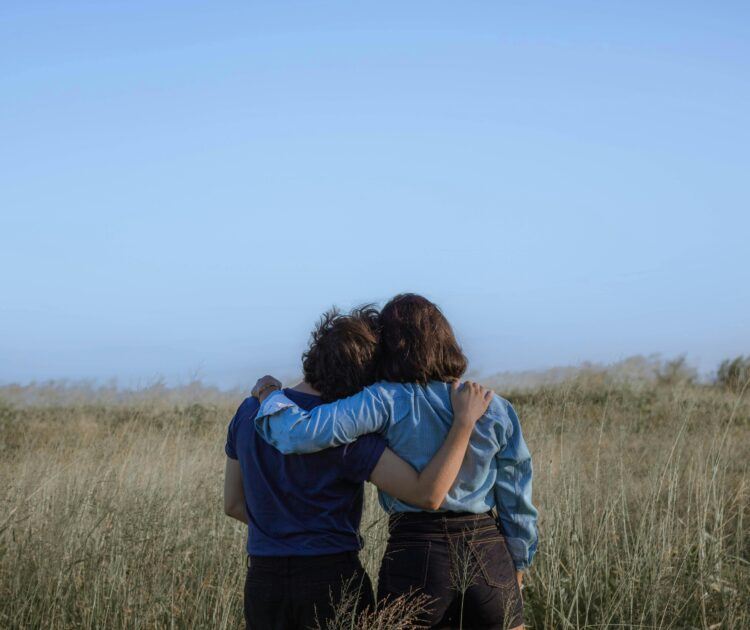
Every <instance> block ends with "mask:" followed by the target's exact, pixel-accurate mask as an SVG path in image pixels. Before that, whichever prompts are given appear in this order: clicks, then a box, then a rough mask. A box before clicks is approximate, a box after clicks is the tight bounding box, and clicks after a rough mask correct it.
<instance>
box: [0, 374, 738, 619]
mask: <svg viewBox="0 0 750 630" xmlns="http://www.w3.org/2000/svg"><path fill="white" fill-rule="evenodd" d="M499 393H501V394H502V395H504V396H506V397H507V398H509V399H510V400H511V402H513V403H514V405H515V406H516V409H517V411H518V412H519V416H520V418H521V422H522V426H523V428H524V433H525V436H526V438H527V442H528V444H529V447H530V449H531V452H532V455H533V457H534V466H535V503H536V504H537V505H538V507H539V510H540V522H539V525H540V532H541V543H540V547H539V553H538V555H537V558H536V561H535V563H534V566H533V568H532V571H531V572H530V574H529V575H528V578H527V588H526V589H525V591H524V596H525V607H526V616H527V624H528V627H532V628H605V627H617V628H713V629H717V628H722V629H729V628H736V629H741V628H750V536H749V534H750V526H749V524H748V517H749V516H750V509H749V507H748V505H749V504H748V497H749V494H750V487H749V486H748V482H749V481H750V477H749V476H748V467H749V466H750V404H748V403H747V402H745V401H743V400H742V399H740V398H739V396H738V394H732V393H729V392H727V391H724V390H722V389H719V388H716V387H709V386H699V385H686V384H684V383H683V384H679V383H678V384H675V385H664V384H657V383H655V382H630V383H623V382H619V383H618V382H615V381H614V380H612V379H610V378H608V377H607V376H606V375H598V376H597V375H589V376H588V377H586V378H576V379H572V380H570V381H567V382H563V383H560V384H556V385H554V386H546V387H537V388H536V389H526V390H517V391H499ZM239 402H240V400H239V398H238V397H236V396H235V397H232V396H228V395H220V394H219V393H217V392H213V391H210V390H205V389H201V388H195V389H194V390H187V391H183V392H180V394H179V395H175V394H174V393H172V392H169V391H168V390H165V389H163V388H154V389H152V390H149V391H147V392H145V393H142V394H140V395H133V396H127V397H119V396H118V395H117V394H116V393H115V392H113V391H109V392H105V393H104V394H102V393H101V392H99V393H96V392H95V393H94V394H89V395H86V396H82V397H81V398H80V399H77V398H76V397H75V396H72V395H68V394H65V392H64V391H63V392H62V394H61V392H60V391H54V390H52V391H50V392H46V393H45V391H44V390H40V391H33V390H28V389H21V388H11V387H6V388H2V389H0V487H2V491H1V493H2V494H1V495H0V497H1V500H2V509H1V510H0V627H2V628H112V629H119V628H239V627H241V624H242V584H243V579H244V571H245V556H244V532H243V526H241V525H240V524H238V523H236V522H234V521H231V520H230V519H229V518H227V517H226V516H224V514H223V510H222V499H221V491H222V476H223V466H224V453H223V444H224V437H225V428H226V424H227V422H228V420H229V419H230V418H231V416H232V414H233V412H234V409H235V407H236V405H237V404H238V403H239ZM363 530H364V531H365V533H366V537H367V539H368V545H367V548H366V549H365V551H364V552H363V559H364V562H365V563H366V566H367V568H368V570H369V571H370V572H371V573H372V575H373V577H374V576H375V575H376V572H377V566H378V564H379V562H380V556H381V555H382V553H383V549H384V540H385V534H386V533H385V521H384V518H383V515H382V514H381V513H380V510H379V508H378V507H377V505H376V503H375V501H374V493H373V492H368V505H367V509H366V517H365V522H364V523H363Z"/></svg>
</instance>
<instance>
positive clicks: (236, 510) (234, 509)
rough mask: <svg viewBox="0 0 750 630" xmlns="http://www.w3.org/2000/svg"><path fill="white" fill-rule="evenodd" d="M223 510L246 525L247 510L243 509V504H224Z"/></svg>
mask: <svg viewBox="0 0 750 630" xmlns="http://www.w3.org/2000/svg"><path fill="white" fill-rule="evenodd" d="M224 512H225V513H226V515H227V516H229V517H230V518H233V519H235V520H238V521H240V522H241V523H245V525H247V511H246V510H245V504H244V503H243V504H241V505H240V504H237V505H229V506H225V508H224Z"/></svg>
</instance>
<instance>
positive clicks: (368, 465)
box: [343, 433, 388, 483]
mask: <svg viewBox="0 0 750 630" xmlns="http://www.w3.org/2000/svg"><path fill="white" fill-rule="evenodd" d="M387 445H388V442H386V440H385V438H384V437H383V436H382V435H378V434H377V433H370V434H369V435H363V436H362V437H361V438H359V439H358V440H357V441H356V442H354V444H349V445H348V446H345V447H344V452H343V458H344V471H345V473H344V474H345V477H346V478H347V479H348V480H349V481H353V482H354V483H362V482H364V481H367V480H368V479H369V478H370V475H372V471H373V470H374V469H375V466H377V465H378V461H380V458H381V456H382V455H383V451H384V450H385V448H386V446H387Z"/></svg>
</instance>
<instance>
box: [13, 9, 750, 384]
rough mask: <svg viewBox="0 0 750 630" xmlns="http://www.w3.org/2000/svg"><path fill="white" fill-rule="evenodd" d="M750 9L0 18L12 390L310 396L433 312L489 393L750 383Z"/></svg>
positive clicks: (26, 14) (152, 12)
mask: <svg viewBox="0 0 750 630" xmlns="http://www.w3.org/2000/svg"><path fill="white" fill-rule="evenodd" d="M749 186H750V5H748V3H746V2H731V1H727V2H720V3H719V2H713V3H708V2H690V1H685V0H683V1H680V2H668V1H667V2H646V1H641V2H600V1H593V0H592V1H590V2H576V1H571V2H556V1H555V2H533V3H532V2H504V1H489V0H487V1H484V2H478V1H468V2H435V1H430V2H386V1H382V0H381V1H380V2H370V3H363V2H343V1H342V2H323V1H316V2H309V1H305V2H290V1H275V2H248V1H243V2H222V1H217V2H191V1H188V0H173V1H163V0H148V1H141V2H138V1H133V0H129V1H127V2H125V1H121V2H115V1H108V2H102V1H100V0H91V1H89V2H80V1H76V0H65V2H60V1H59V0H54V1H48V2H44V1H35V2H25V1H21V0H16V1H14V0H6V1H4V2H2V3H1V4H0V213H1V214H0V270H1V271H0V274H1V275H0V279H1V282H0V382H6V383H7V382H28V381H30V380H44V379H50V378H69V379H98V380H106V379H109V378H111V377H116V378H117V379H119V382H121V383H122V384H127V385H132V384H138V383H145V382H148V381H149V380H152V379H155V378H157V377H159V376H162V377H164V378H166V379H167V380H168V381H169V382H185V381H187V380H189V379H190V378H192V377H193V376H198V377H200V378H202V379H204V380H205V381H208V382H215V383H219V384H222V385H227V386H231V385H236V384H243V385H244V384H247V383H249V382H252V381H253V380H254V378H255V376H256V375H258V374H259V373H260V372H266V371H271V372H275V373H277V374H280V375H281V376H286V375H292V374H294V373H295V372H297V371H298V370H297V368H298V365H299V355H300V353H301V352H302V350H303V349H304V347H305V345H306V341H307V336H308V333H309V330H310V328H311V326H312V324H313V323H314V321H315V319H316V318H317V316H318V315H319V314H320V313H321V312H322V311H323V310H324V309H326V308H327V307H329V306H331V305H332V304H337V305H339V306H341V307H345V308H346V307H350V306H352V305H355V304H358V303H362V302H370V301H375V302H383V301H384V300H386V299H387V298H389V297H390V296H392V295H393V294H395V293H397V292H400V291H414V292H419V293H423V294H425V295H426V296H428V297H429V298H431V299H433V300H434V301H436V302H437V303H438V304H439V305H440V306H441V307H442V308H443V310H444V311H445V313H446V315H447V316H448V317H449V319H450V320H451V322H452V323H453V324H454V327H455V328H456V330H457V333H458V335H459V338H460V341H461V342H462V343H463V345H464V347H465V349H466V351H467V354H468V355H469V358H470V361H471V364H472V367H473V368H475V369H476V370H479V371H481V372H484V373H491V372H494V371H505V370H526V369H541V368H545V367H549V366H554V365H561V364H575V363H578V362H580V361H583V360H592V361H602V362H608V361H615V360H618V359H621V358H623V357H626V356H629V355H632V354H638V353H642V354H649V353H655V352H658V353H662V354H663V355H665V356H674V355H677V354H681V353H687V355H688V358H689V360H691V361H692V362H693V363H695V364H697V365H699V366H700V367H701V369H703V370H710V369H712V368H714V367H715V366H716V364H717V363H718V361H719V360H720V359H722V358H724V357H727V356H731V355H737V354H750V271H749V270H750V262H749V260H748V242H749V240H750V218H749V213H750V204H749V203H748V202H750V190H749Z"/></svg>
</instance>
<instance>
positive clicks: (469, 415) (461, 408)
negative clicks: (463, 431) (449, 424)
mask: <svg viewBox="0 0 750 630" xmlns="http://www.w3.org/2000/svg"><path fill="white" fill-rule="evenodd" d="M491 400H492V390H490V389H485V388H484V387H482V386H481V385H479V384H478V383H474V382H472V381H466V382H465V383H464V384H463V385H462V386H460V387H459V383H458V381H454V382H453V384H452V385H451V403H452V404H453V422H454V423H456V422H458V423H461V424H464V425H468V426H471V427H472V428H473V427H474V425H475V424H476V423H477V420H479V418H481V417H482V416H483V415H484V413H485V412H486V411H487V407H489V406H490V401H491Z"/></svg>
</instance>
